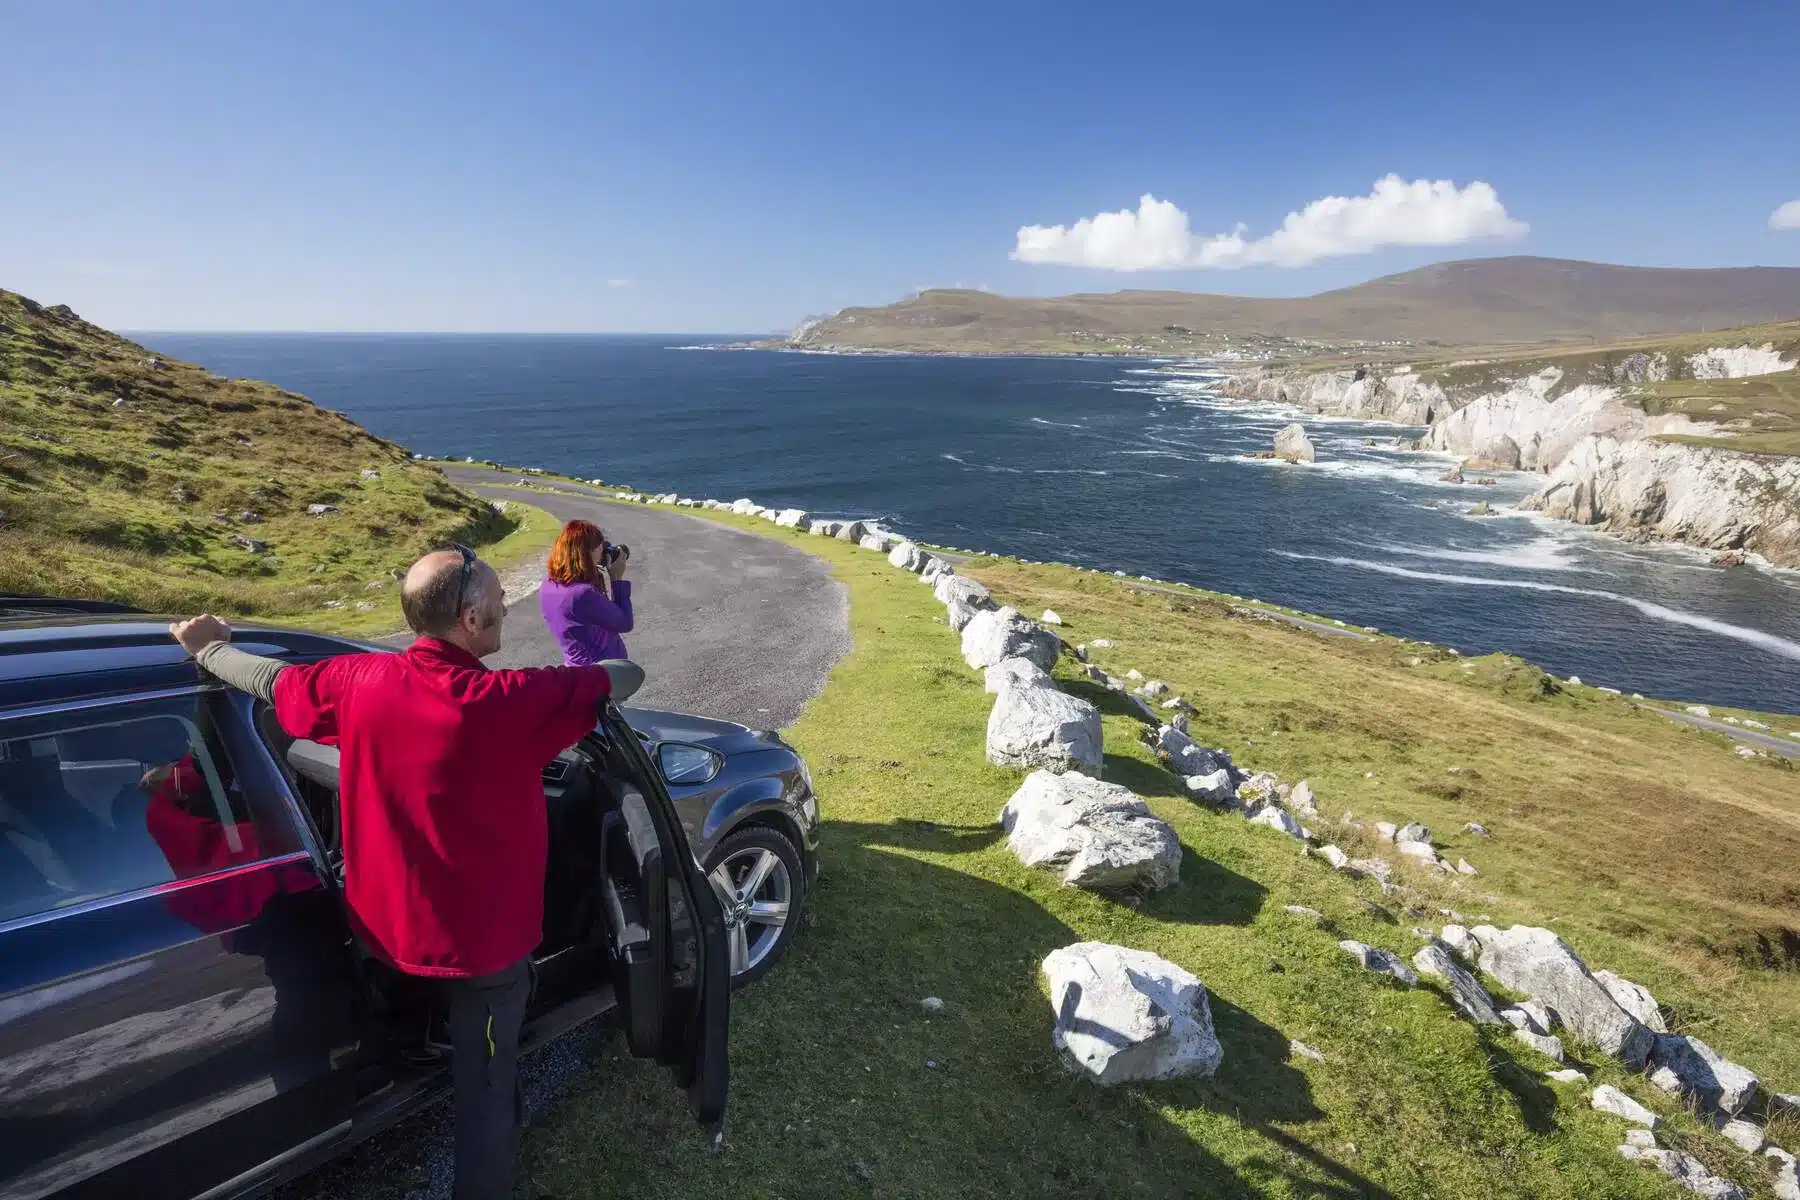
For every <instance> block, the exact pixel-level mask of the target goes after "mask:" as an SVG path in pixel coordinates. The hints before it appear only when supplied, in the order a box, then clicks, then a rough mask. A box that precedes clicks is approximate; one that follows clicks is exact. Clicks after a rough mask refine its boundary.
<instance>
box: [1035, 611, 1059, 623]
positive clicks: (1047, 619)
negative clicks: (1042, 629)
mask: <svg viewBox="0 0 1800 1200" xmlns="http://www.w3.org/2000/svg"><path fill="white" fill-rule="evenodd" d="M1038 620H1040V621H1042V622H1043V623H1044V624H1046V625H1061V624H1062V623H1063V619H1062V617H1061V616H1060V615H1059V614H1058V613H1057V611H1056V610H1055V609H1054V608H1046V609H1045V610H1044V615H1043V616H1041V617H1039V618H1038Z"/></svg>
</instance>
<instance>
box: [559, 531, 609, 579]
mask: <svg viewBox="0 0 1800 1200" xmlns="http://www.w3.org/2000/svg"><path fill="white" fill-rule="evenodd" d="M605 544H606V535H605V534H603V533H601V532H600V527H599V526H598V525H596V524H594V523H593V522H592V521H570V522H569V523H568V524H567V525H564V526H563V528H562V532H561V533H560V534H558V535H557V537H556V544H555V545H554V546H552V547H550V561H549V562H548V563H546V564H545V573H546V574H548V575H549V576H550V578H552V579H554V580H555V581H556V582H558V583H593V582H594V581H595V580H596V579H597V578H599V570H598V567H599V566H600V547H601V546H603V545H605Z"/></svg>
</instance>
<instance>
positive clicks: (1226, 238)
mask: <svg viewBox="0 0 1800 1200" xmlns="http://www.w3.org/2000/svg"><path fill="white" fill-rule="evenodd" d="M1785 207H1788V206H1784V210H1783V211H1785ZM1777 215H1779V212H1778V214H1777ZM1529 228H1530V226H1528V225H1526V224H1525V223H1524V222H1523V221H1515V220H1513V219H1512V218H1511V217H1510V216H1508V215H1507V213H1506V207H1505V206H1504V205H1503V204H1501V203H1500V197H1499V196H1498V195H1497V194H1496V193H1495V192H1494V189H1493V188H1492V187H1490V186H1489V185H1488V184H1485V183H1482V182H1480V181H1476V182H1474V183H1471V184H1469V186H1468V187H1464V188H1459V187H1457V186H1456V184H1455V183H1454V182H1452V181H1451V180H1448V179H1438V180H1429V179H1415V180H1413V181H1412V182H1411V183H1408V182H1406V181H1405V180H1403V179H1401V178H1400V177H1399V176H1398V175H1389V176H1387V177H1386V178H1385V179H1379V180H1377V181H1376V182H1375V187H1374V188H1373V190H1371V191H1370V192H1369V194H1368V195H1366V196H1326V197H1325V198H1324V199H1322V200H1314V201H1313V202H1312V203H1311V204H1308V205H1307V206H1306V207H1305V208H1303V209H1301V210H1300V211H1299V212H1291V213H1289V214H1288V215H1287V219H1286V220H1285V221H1283V222H1282V223H1281V228H1280V229H1277V230H1276V231H1275V232H1274V233H1271V234H1269V235H1268V236H1267V237H1261V238H1256V239H1254V240H1249V239H1246V238H1245V237H1244V234H1245V233H1246V232H1247V227H1246V226H1244V225H1239V226H1238V227H1237V228H1236V229H1234V230H1232V231H1231V232H1230V233H1219V234H1213V235H1212V236H1210V237H1201V236H1197V235H1195V234H1194V233H1193V232H1192V231H1191V230H1189V229H1188V216H1187V214H1186V213H1184V212H1182V211H1181V210H1180V209H1179V208H1177V207H1175V205H1174V204H1172V203H1171V202H1169V201H1167V200H1158V199H1157V198H1156V197H1155V196H1152V195H1148V194H1146V195H1145V196H1144V197H1143V198H1142V199H1140V200H1139V201H1138V208H1137V211H1136V212H1132V211H1131V210H1130V209H1125V210H1123V211H1121V212H1112V213H1100V214H1099V215H1098V216H1093V217H1084V218H1083V219H1081V220H1079V221H1077V222H1075V223H1074V224H1073V225H1067V226H1065V225H1048V226H1046V225H1026V226H1023V227H1022V228H1020V230H1019V233H1018V241H1017V244H1016V246H1015V247H1014V249H1013V252H1012V257H1013V258H1015V259H1017V260H1018V261H1020V262H1028V263H1056V264H1059V265H1062V266H1070V267H1099V268H1102V269H1103V270H1108V271H1172V270H1179V269H1184V268H1185V269H1191V268H1196V267H1218V268H1232V267H1249V266H1277V267H1301V266H1305V265H1306V264H1308V263H1311V262H1317V261H1318V260H1319V259H1321V258H1331V257H1334V256H1336V255H1341V254H1367V253H1368V252H1369V251H1371V250H1378V249H1380V248H1381V247H1383V246H1454V245H1458V244H1460V243H1462V242H1469V241H1474V240H1475V239H1477V238H1485V237H1518V236H1520V235H1521V234H1523V233H1525V232H1526V231H1527V230H1528V229H1529Z"/></svg>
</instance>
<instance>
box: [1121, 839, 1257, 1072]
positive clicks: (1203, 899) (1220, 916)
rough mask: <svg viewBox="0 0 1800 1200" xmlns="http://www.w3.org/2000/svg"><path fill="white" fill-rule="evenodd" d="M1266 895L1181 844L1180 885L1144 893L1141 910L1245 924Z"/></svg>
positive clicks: (1200, 921)
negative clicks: (1145, 894)
mask: <svg viewBox="0 0 1800 1200" xmlns="http://www.w3.org/2000/svg"><path fill="white" fill-rule="evenodd" d="M1268 895H1269V889H1268V888H1266V887H1264V886H1263V885H1262V884H1260V883H1258V882H1256V880H1254V879H1250V878H1248V877H1247V876H1243V875H1239V874H1238V873H1237V872H1236V871H1233V870H1231V869H1230V868H1229V867H1223V866H1220V865H1219V864H1218V863H1216V862H1214V861H1212V860H1211V859H1210V858H1203V857H1201V856H1200V855H1198V854H1196V853H1195V852H1194V851H1193V850H1192V849H1191V848H1189V847H1187V846H1183V847H1182V848H1181V882H1180V884H1178V885H1177V886H1175V887H1172V888H1165V889H1163V890H1162V891H1160V892H1154V893H1152V894H1151V895H1149V896H1147V897H1146V898H1145V899H1144V903H1143V906H1142V911H1143V913H1144V914H1145V915H1146V916H1150V917H1155V918H1157V919H1158V920H1162V921H1181V922H1184V923H1186V924H1189V925H1248V924H1249V923H1250V922H1251V921H1254V920H1255V919H1256V914H1257V913H1259V912H1261V911H1262V906H1263V901H1264V900H1265V899H1267V898H1268ZM1286 1045H1287V1043H1286V1042H1285V1041H1283V1042H1282V1046H1283V1047H1284V1048H1285V1047H1286Z"/></svg>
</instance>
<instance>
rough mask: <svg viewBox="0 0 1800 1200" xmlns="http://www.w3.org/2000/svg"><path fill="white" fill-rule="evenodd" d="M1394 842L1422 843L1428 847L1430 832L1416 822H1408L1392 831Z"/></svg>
mask: <svg viewBox="0 0 1800 1200" xmlns="http://www.w3.org/2000/svg"><path fill="white" fill-rule="evenodd" d="M1394 840H1395V841H1396V842H1424V843H1425V844H1426V845H1430V844H1431V830H1430V829H1427V828H1426V827H1425V826H1423V825H1421V824H1419V823H1418V822H1417V821H1408V822H1407V823H1406V824H1404V825H1402V826H1401V827H1400V828H1399V829H1397V830H1395V831H1394Z"/></svg>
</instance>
